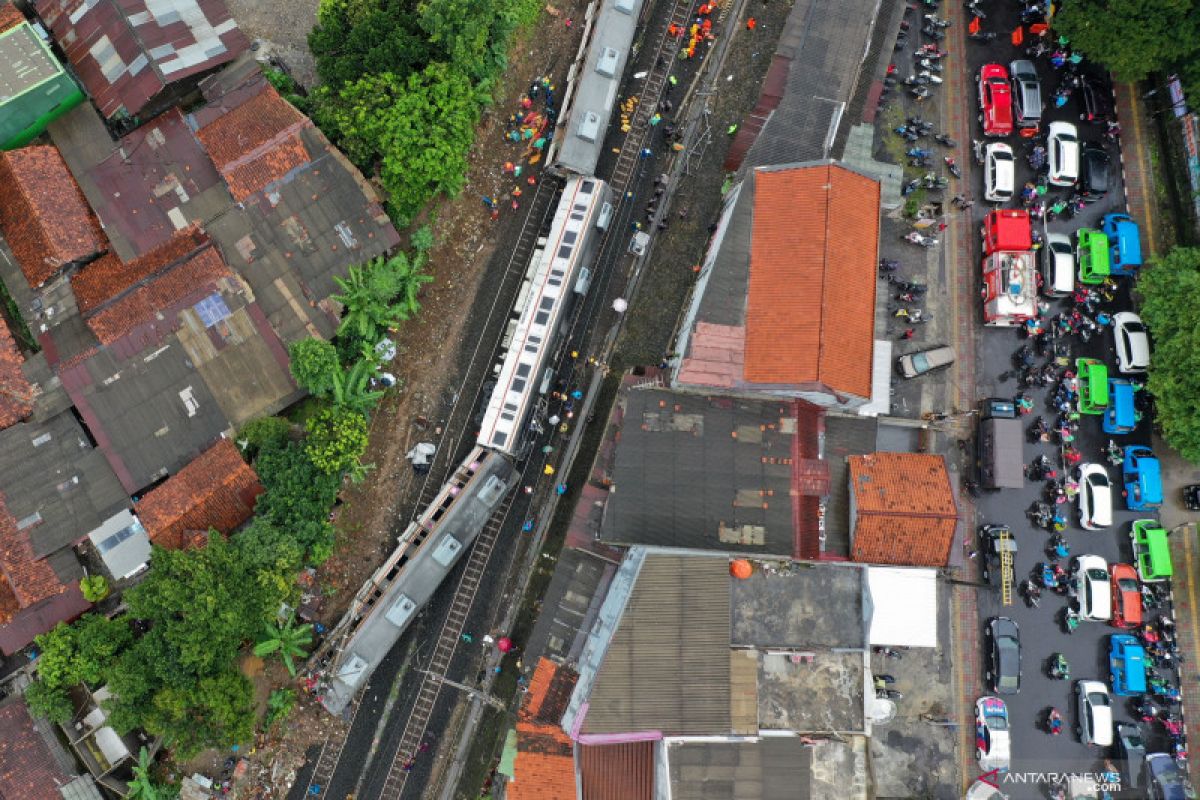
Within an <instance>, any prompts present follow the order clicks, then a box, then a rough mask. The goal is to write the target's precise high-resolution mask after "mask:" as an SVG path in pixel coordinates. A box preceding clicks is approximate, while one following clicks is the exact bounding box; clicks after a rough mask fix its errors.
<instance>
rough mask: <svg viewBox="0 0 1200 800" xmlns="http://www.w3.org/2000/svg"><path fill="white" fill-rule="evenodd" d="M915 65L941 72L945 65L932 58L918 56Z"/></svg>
mask: <svg viewBox="0 0 1200 800" xmlns="http://www.w3.org/2000/svg"><path fill="white" fill-rule="evenodd" d="M917 66H918V67H920V68H921V69H923V70H928V71H930V72H941V71H942V70H944V69H945V66H944V65H943V64H942V62H940V61H938V60H937V59H932V58H918V59H917Z"/></svg>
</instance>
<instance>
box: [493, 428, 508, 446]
mask: <svg viewBox="0 0 1200 800" xmlns="http://www.w3.org/2000/svg"><path fill="white" fill-rule="evenodd" d="M507 441H508V434H507V433H504V432H503V431H496V432H495V433H494V434H492V446H493V447H504V443H505V442H507Z"/></svg>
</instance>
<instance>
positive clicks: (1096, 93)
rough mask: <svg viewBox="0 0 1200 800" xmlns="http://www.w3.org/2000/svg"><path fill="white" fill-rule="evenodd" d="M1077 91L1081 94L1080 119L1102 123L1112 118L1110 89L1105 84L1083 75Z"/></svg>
mask: <svg viewBox="0 0 1200 800" xmlns="http://www.w3.org/2000/svg"><path fill="white" fill-rule="evenodd" d="M1079 93H1080V94H1081V95H1083V113H1082V114H1080V115H1079V118H1080V119H1081V120H1083V121H1085V122H1097V123H1101V124H1103V123H1106V122H1108V121H1109V120H1110V119H1112V118H1113V102H1112V90H1111V89H1109V88H1108V86H1107V85H1105V84H1104V83H1102V82H1100V81H1098V80H1096V79H1095V78H1091V77H1086V76H1085V77H1084V79H1083V85H1082V86H1081V87H1080V91H1079Z"/></svg>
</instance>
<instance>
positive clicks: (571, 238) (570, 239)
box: [563, 231, 579, 244]
mask: <svg viewBox="0 0 1200 800" xmlns="http://www.w3.org/2000/svg"><path fill="white" fill-rule="evenodd" d="M578 237H579V234H578V233H576V232H575V231H567V232H566V233H564V234H563V243H564V244H575V240H576V239H577V238H578Z"/></svg>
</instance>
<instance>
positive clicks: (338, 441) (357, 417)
mask: <svg viewBox="0 0 1200 800" xmlns="http://www.w3.org/2000/svg"><path fill="white" fill-rule="evenodd" d="M366 449H367V420H366V418H365V417H364V416H363V415H362V414H359V413H358V412H356V411H350V410H347V409H342V408H326V409H322V410H321V411H318V412H317V413H316V415H314V416H313V417H311V418H310V419H309V420H308V442H307V444H306V445H305V452H306V453H307V454H308V457H309V459H311V460H312V463H313V464H315V465H316V467H317V469H319V470H321V471H322V472H325V473H327V474H329V475H341V474H342V473H343V472H345V471H346V470H347V469H349V468H350V465H351V464H353V463H354V462H355V461H358V457H359V456H361V455H362V454H363V453H364V452H365V451H366Z"/></svg>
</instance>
